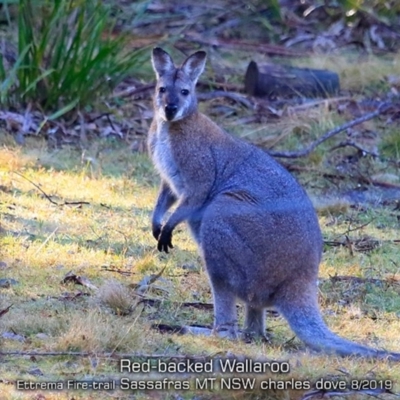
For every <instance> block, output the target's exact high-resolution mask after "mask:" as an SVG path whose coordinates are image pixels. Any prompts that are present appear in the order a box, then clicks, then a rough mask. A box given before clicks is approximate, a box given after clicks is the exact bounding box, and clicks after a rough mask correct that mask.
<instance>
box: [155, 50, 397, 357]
mask: <svg viewBox="0 0 400 400" xmlns="http://www.w3.org/2000/svg"><path fill="white" fill-rule="evenodd" d="M205 62H206V53H205V52H204V51H198V52H196V53H194V54H192V55H191V56H190V57H188V58H187V59H186V60H185V61H184V63H183V64H182V65H181V66H180V67H176V66H175V65H174V62H173V61H172V58H171V57H170V56H169V54H168V53H166V52H165V51H164V50H162V49H161V48H155V49H154V50H153V53H152V64H153V68H154V71H155V73H156V77H157V84H156V89H155V96H154V119H153V122H152V124H151V127H150V131H149V138H148V145H149V152H150V154H151V157H152V160H153V162H154V164H155V167H156V168H157V170H158V172H159V174H160V175H161V188H160V192H159V195H158V199H157V203H156V206H155V209H154V213H153V216H152V230H153V236H154V237H155V238H156V240H157V241H158V250H159V251H165V252H166V253H168V251H169V248H172V247H173V246H172V232H173V230H174V229H175V227H176V226H177V225H178V224H179V223H181V222H183V221H187V223H188V225H189V228H190V230H191V232H192V234H193V236H194V238H195V240H196V242H197V244H198V246H199V248H200V254H201V256H202V258H203V260H204V263H205V266H206V269H207V272H208V275H209V280H210V283H211V287H212V294H213V300H214V315H215V316H214V332H217V333H219V334H221V335H224V334H225V335H227V336H229V337H232V338H235V337H237V333H238V328H237V316H236V304H235V302H236V299H240V300H241V301H243V302H244V303H245V307H246V315H245V332H249V333H253V334H257V335H261V336H263V335H264V333H265V325H264V319H265V313H264V309H265V308H266V307H270V306H274V307H275V308H276V309H277V310H278V311H279V312H280V313H281V314H282V315H283V316H284V317H285V318H286V319H287V320H288V322H289V324H290V326H291V328H292V329H293V331H294V332H295V333H296V334H297V335H298V337H299V338H300V339H301V340H303V341H304V342H305V343H306V344H307V345H308V346H310V347H311V348H313V349H316V350H321V351H324V352H326V353H336V354H339V355H342V356H349V355H357V356H363V357H374V358H388V359H392V360H400V353H390V352H386V351H383V350H375V349H373V348H370V347H366V346H362V345H359V344H357V343H353V342H351V341H349V340H345V339H342V338H340V337H339V336H337V335H335V334H334V333H332V332H331V331H330V330H329V329H328V327H327V326H326V325H325V323H324V321H323V319H322V317H321V314H320V312H319V308H318V302H317V276H318V267H319V263H320V260H321V253H322V237H321V232H320V228H319V224H318V219H317V216H316V213H315V210H314V208H313V205H312V204H311V201H310V199H309V198H308V196H307V194H306V193H305V191H304V190H303V188H302V187H301V186H300V185H299V184H298V183H297V181H296V180H295V179H294V177H293V176H292V175H291V174H290V173H289V172H288V171H286V170H285V169H284V168H283V167H282V166H281V165H280V164H278V163H277V162H276V161H275V160H274V159H272V158H271V157H270V156H269V155H268V154H267V153H265V152H264V151H262V150H261V149H259V148H257V147H256V146H254V145H251V144H249V143H247V142H245V141H242V140H240V139H238V138H235V137H233V136H231V135H229V134H228V133H226V132H225V131H224V130H222V129H221V128H219V127H218V126H217V125H216V124H215V123H214V122H212V121H211V120H210V119H209V118H208V117H206V116H205V115H203V114H201V113H200V112H199V111H198V109H197V100H196V94H195V86H196V82H197V80H198V78H199V76H200V75H201V73H202V72H203V69H204V66H205ZM174 203H176V204H177V206H176V209H175V210H174V211H173V212H172V214H171V215H170V217H169V218H168V219H167V220H166V222H164V223H163V219H164V216H165V214H166V212H167V210H168V209H169V208H170V207H171V206H172V205H173V204H174Z"/></svg>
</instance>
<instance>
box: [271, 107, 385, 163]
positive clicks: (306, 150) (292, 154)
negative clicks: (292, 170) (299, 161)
mask: <svg viewBox="0 0 400 400" xmlns="http://www.w3.org/2000/svg"><path fill="white" fill-rule="evenodd" d="M392 106H393V104H392V103H382V104H381V105H380V106H379V107H378V108H377V109H376V110H375V111H373V112H370V113H367V114H364V115H363V116H361V117H359V118H356V119H354V120H352V121H349V122H346V123H345V124H343V125H340V126H337V127H336V128H334V129H332V130H330V131H329V132H327V133H326V134H325V135H323V136H322V137H320V138H319V139H317V140H316V141H314V142H312V143H311V144H310V145H309V146H308V147H306V148H304V149H302V150H299V151H272V150H268V151H267V152H268V154H269V155H271V156H273V157H282V158H299V157H305V156H308V155H309V154H310V153H311V152H312V151H313V150H314V149H315V148H316V147H317V146H319V145H320V144H321V143H323V142H325V141H326V140H328V139H330V138H331V137H333V136H335V135H337V134H338V133H340V132H342V131H345V130H346V129H349V128H352V127H353V126H355V125H359V124H361V123H363V122H365V121H369V120H370V119H372V118H375V117H377V116H378V115H380V114H383V113H384V112H385V111H387V110H388V109H389V108H391V107H392Z"/></svg>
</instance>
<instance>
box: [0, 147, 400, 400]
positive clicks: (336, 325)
mask: <svg viewBox="0 0 400 400" xmlns="http://www.w3.org/2000/svg"><path fill="white" fill-rule="evenodd" d="M30 148H31V150H29V151H21V150H18V149H15V148H11V147H4V146H3V147H2V148H1V150H0V179H1V187H0V190H1V203H0V207H1V217H0V226H1V250H0V261H2V262H3V263H4V264H2V265H3V267H2V269H1V271H0V274H1V276H2V277H6V278H9V279H15V280H16V281H17V284H12V285H11V286H10V287H9V288H7V289H0V290H1V298H0V305H1V307H2V308H5V307H7V306H8V305H10V304H13V307H12V308H11V309H10V311H9V312H8V313H7V314H5V315H3V316H2V317H1V322H2V324H1V332H2V333H4V332H14V333H15V334H18V335H21V337H23V338H24V341H23V342H19V341H16V340H11V339H2V342H1V346H2V350H5V351H7V350H13V349H16V350H34V349H35V350H42V351H53V350H58V351H90V352H93V353H94V354H99V353H101V352H112V351H120V352H132V353H135V352H140V353H148V354H151V353H166V354H193V355H210V354H217V353H219V354H224V353H225V352H230V353H234V354H245V355H247V356H248V357H253V358H257V357H266V358H268V359H277V360H284V359H286V360H289V361H290V364H291V373H290V375H289V376H285V378H294V379H298V380H306V379H307V380H310V381H314V380H316V379H318V378H320V377H327V376H330V375H338V371H337V370H338V369H340V371H347V373H348V376H351V377H357V378H363V377H366V376H369V377H377V378H387V379H392V380H394V381H398V380H399V378H400V375H399V370H398V368H397V367H396V366H395V365H391V364H388V363H386V362H383V361H381V362H373V363H371V362H367V361H363V360H359V359H340V358H337V357H333V356H330V357H328V356H323V355H316V354H312V353H310V352H309V351H307V350H306V349H305V348H304V346H303V345H302V344H301V343H300V342H299V341H298V340H297V339H295V340H294V341H291V340H290V339H291V338H292V337H293V334H292V332H291V331H290V330H289V328H288V326H287V324H286V322H285V321H284V320H282V319H281V318H270V320H269V322H268V327H269V328H270V329H271V333H272V334H273V339H272V345H266V344H264V343H253V344H246V343H242V342H232V341H228V340H222V339H219V338H215V337H208V338H207V337H191V336H178V335H174V334H165V335H161V334H160V333H158V332H157V331H155V330H153V329H151V324H153V323H158V322H161V323H167V324H196V323H197V324H211V323H212V313H211V312H210V311H207V310H193V309H190V308H187V307H185V306H184V302H191V301H203V302H211V294H210V290H209V286H208V280H207V276H206V274H205V273H204V271H203V270H202V269H201V266H200V260H199V257H198V256H197V253H196V249H195V246H194V243H193V241H192V240H191V239H190V237H189V236H188V235H187V232H186V230H185V228H184V227H180V228H179V229H178V232H177V233H176V235H175V244H176V246H175V248H174V251H173V253H172V254H171V255H169V256H165V255H160V254H158V253H157V252H156V251H155V246H154V245H155V243H154V239H153V238H152V237H151V233H150V230H149V216H150V212H151V209H152V205H153V202H154V198H155V195H156V188H155V186H154V184H155V179H154V174H153V172H152V170H151V167H150V165H149V162H148V160H147V159H146V157H145V156H142V155H132V154H129V153H128V152H127V151H126V150H123V149H120V148H116V149H115V152H114V153H112V152H109V151H106V150H107V149H105V150H104V152H105V155H104V156H101V155H100V158H101V157H103V158H102V163H101V166H100V167H98V168H97V169H96V170H95V171H94V170H92V168H91V167H90V166H88V165H87V164H86V163H85V162H82V158H83V157H82V154H79V153H77V152H74V151H72V150H68V149H66V150H63V151H59V152H58V153H57V154H54V153H53V154H49V153H47V151H45V150H44V149H43V148H41V147H40V146H31V147H30ZM89 153H90V152H89ZM110 154H111V155H110ZM106 155H107V156H106ZM21 175H22V176H23V177H25V178H28V179H29V180H31V181H32V182H34V183H35V184H36V185H38V186H39V187H40V188H41V189H42V190H43V191H45V192H46V194H47V195H49V196H52V197H51V198H52V199H53V200H54V201H56V202H57V203H60V204H61V203H63V202H64V201H86V202H89V204H83V205H75V206H70V205H59V206H57V205H54V204H52V203H51V202H50V201H49V200H48V199H47V198H46V197H45V196H43V194H42V193H41V192H40V191H39V190H38V189H37V188H36V187H35V186H33V185H32V183H31V182H29V181H28V180H27V179H25V178H23V177H22V176H21ZM338 204H339V205H337V204H333V203H332V204H328V205H327V204H325V205H324V206H323V207H322V208H323V210H324V211H323V213H322V214H321V226H322V229H323V231H324V234H325V236H326V237H328V238H330V239H334V238H335V237H337V236H338V235H340V234H343V233H345V232H346V231H347V230H348V229H349V228H350V229H351V227H353V226H356V225H362V224H363V223H364V222H365V221H368V220H370V219H372V220H373V223H371V224H369V225H367V226H365V227H364V228H362V229H360V230H357V231H354V232H352V234H351V236H352V237H358V236H362V235H364V234H369V235H371V236H374V237H378V238H380V239H381V240H383V239H387V240H388V239H393V238H396V237H397V236H396V235H397V229H398V225H397V222H396V221H394V220H393V218H391V217H390V215H389V214H390V210H389V211H387V210H385V209H377V210H367V211H365V212H364V211H355V210H354V209H351V208H349V207H346V206H343V204H341V203H338ZM380 225H384V226H385V228H384V229H382V228H381V227H379V226H380ZM396 259H398V247H397V245H395V244H392V243H389V242H388V243H384V244H383V245H382V246H381V247H379V248H378V249H376V250H374V251H373V252H372V253H368V254H363V253H355V254H354V255H353V256H351V255H350V253H349V251H348V249H346V248H337V247H333V248H328V249H327V251H326V252H325V256H324V262H323V264H322V266H321V278H322V279H327V278H329V276H334V275H336V274H337V275H355V276H360V277H375V278H377V277H378V278H382V279H387V278H388V277H389V276H391V274H395V273H398V267H397V266H396V265H397V264H396ZM186 265H190V266H191V267H192V268H191V269H189V270H187V269H183V267H184V266H186ZM164 267H166V269H165V271H164V273H163V275H162V276H161V277H160V278H159V279H158V280H157V281H156V282H154V284H152V285H150V287H149V288H148V291H147V292H145V296H147V297H152V298H157V299H159V300H160V303H156V304H154V305H146V306H144V305H139V306H138V305H137V304H136V302H137V300H135V299H136V297H135V293H134V292H135V290H136V289H135V288H137V284H139V283H140V282H143V281H144V280H146V279H148V277H149V276H150V275H151V274H157V273H159V272H160V271H161V270H162V268H164ZM107 269H108V270H107ZM69 271H73V272H74V273H75V274H77V275H81V276H84V277H86V278H87V279H89V280H90V282H91V283H92V284H94V285H96V286H97V287H99V290H95V289H90V288H86V287H83V286H78V285H74V284H73V283H68V284H65V283H62V281H63V278H64V276H65V275H66V274H67V273H68V272H69ZM113 271H114V272H113ZM118 271H122V272H125V273H126V274H125V275H122V273H119V272H118ZM146 277H147V278H146ZM398 292H399V291H398V289H397V287H396V286H390V285H389V286H388V287H386V288H381V287H379V286H376V285H375V286H374V285H364V286H361V287H360V286H356V287H354V286H352V285H349V284H348V283H345V282H344V283H341V282H337V283H332V282H330V281H329V279H328V280H323V281H322V282H321V293H320V299H321V305H322V307H323V314H324V316H325V318H326V320H327V322H328V324H329V326H330V327H331V328H332V330H334V331H335V332H339V333H340V334H341V335H342V336H345V337H348V338H350V339H353V340H356V341H358V342H361V343H365V344H370V345H373V346H375V347H379V348H387V349H389V350H398V349H400V340H399V337H398V332H399V330H400V321H399V319H398V317H397V313H398V310H400V301H399V300H398V298H399V296H398V295H399V293H398ZM240 315H241V314H240ZM4 360H5V361H6V362H5V363H4V364H1V365H0V374H1V376H2V377H3V379H6V380H7V381H8V380H13V379H17V378H20V379H27V380H34V381H36V380H37V379H39V380H41V381H46V380H47V381H48V380H53V381H55V380H64V379H77V377H83V376H91V377H93V379H101V378H104V377H107V376H110V377H115V376H118V367H117V366H116V364H115V362H113V361H111V360H107V359H105V360H104V359H101V361H99V362H97V361H96V362H95V363H94V362H93V360H92V361H90V360H91V359H87V358H70V359H68V358H67V359H66V358H65V357H56V358H46V357H43V358H40V357H39V358H36V359H35V360H30V359H29V358H22V359H21V358H15V357H6V358H5V359H4ZM93 363H94V364H93ZM33 367H37V368H39V369H40V370H41V371H42V373H43V375H42V376H40V377H39V378H38V377H35V376H34V375H32V374H30V373H29V371H30V370H31V369H32V368H33ZM371 371H372V372H371ZM340 374H343V372H342V373H339V375H340ZM371 374H372V375H371ZM271 377H272V378H274V376H272V375H271ZM274 379H277V376H275V378H274ZM0 386H1V390H2V393H3V394H2V396H3V397H2V398H4V399H18V398H23V395H24V393H21V392H20V391H17V390H16V389H15V388H14V389H12V388H10V386H9V385H6V384H4V383H0ZM285 393H286V394H285ZM293 393H294V392H291V391H287V392H284V391H283V392H282V393H280V394H279V393H278V394H276V396H278V397H277V398H285V396H291V398H295V397H292V396H294V394H293ZM91 395H92V394H91V393H89V392H76V393H75V394H74V396H83V397H82V398H90V396H91ZM297 395H300V392H299V393H297ZM45 396H46V399H47V398H54V399H58V398H61V397H59V396H60V395H59V394H50V392H49V393H45ZM97 396H102V397H101V398H108V397H107V396H108V394H107V393H106V392H104V393H100V392H99V393H97ZM145 397H146V396H145ZM75 398H79V397H75ZM96 398H100V397H96ZM354 398H356V397H354Z"/></svg>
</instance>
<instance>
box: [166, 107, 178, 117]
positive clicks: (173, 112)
mask: <svg viewBox="0 0 400 400" xmlns="http://www.w3.org/2000/svg"><path fill="white" fill-rule="evenodd" d="M177 111H178V106H177V105H176V104H167V105H166V106H165V117H166V118H167V120H168V121H172V120H173V119H174V117H175V115H176V112H177Z"/></svg>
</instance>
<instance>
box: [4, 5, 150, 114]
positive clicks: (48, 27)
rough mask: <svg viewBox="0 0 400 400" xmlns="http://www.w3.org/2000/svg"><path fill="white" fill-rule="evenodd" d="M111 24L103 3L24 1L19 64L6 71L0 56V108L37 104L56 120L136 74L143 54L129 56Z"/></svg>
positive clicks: (110, 18)
mask: <svg viewBox="0 0 400 400" xmlns="http://www.w3.org/2000/svg"><path fill="white" fill-rule="evenodd" d="M112 21H113V19H112V17H111V14H110V9H109V7H107V6H105V5H103V2H102V1H100V0H95V1H85V0H43V1H36V0H19V8H18V54H17V57H16V59H17V60H16V62H15V63H14V65H13V66H12V67H11V69H10V70H9V71H7V70H6V68H5V67H4V63H3V59H2V56H1V55H0V103H1V104H3V105H8V106H10V105H11V104H12V103H14V104H15V103H16V104H21V103H25V104H27V103H33V104H35V105H37V106H39V107H40V108H41V109H43V110H45V111H48V110H51V111H54V110H58V111H57V113H56V114H55V115H53V117H57V116H59V115H62V114H64V113H65V112H68V111H70V110H72V109H74V108H76V109H82V108H84V107H85V106H88V105H91V104H92V103H93V102H94V101H95V100H97V99H98V98H99V97H101V96H102V95H104V94H106V93H107V92H110V91H111V90H112V89H113V88H114V87H115V86H116V85H117V84H118V83H120V82H121V81H122V80H123V79H124V78H126V77H127V76H128V75H130V74H132V73H135V72H136V73H137V70H138V67H139V66H140V65H141V64H142V62H143V60H144V57H143V51H140V50H137V51H131V52H129V53H128V52H127V50H126V49H127V41H126V37H124V36H123V35H118V36H116V35H113V32H112V31H113V22H112ZM10 103H11V104H10Z"/></svg>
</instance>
